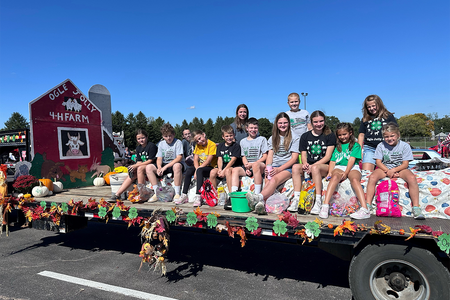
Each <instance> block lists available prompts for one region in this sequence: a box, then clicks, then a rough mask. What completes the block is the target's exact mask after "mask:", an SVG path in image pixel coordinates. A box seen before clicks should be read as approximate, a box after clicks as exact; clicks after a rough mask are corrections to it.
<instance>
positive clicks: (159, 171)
mask: <svg viewBox="0 0 450 300" xmlns="http://www.w3.org/2000/svg"><path fill="white" fill-rule="evenodd" d="M164 171H165V168H158V170H156V174H157V175H158V176H162V174H163V173H164Z"/></svg>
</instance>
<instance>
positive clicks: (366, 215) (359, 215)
mask: <svg viewBox="0 0 450 300" xmlns="http://www.w3.org/2000/svg"><path fill="white" fill-rule="evenodd" d="M350 218H352V219H357V220H362V219H370V211H369V210H368V209H365V208H364V207H361V208H360V209H359V210H358V211H357V212H355V213H352V214H350Z"/></svg>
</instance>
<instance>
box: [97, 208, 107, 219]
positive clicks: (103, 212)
mask: <svg viewBox="0 0 450 300" xmlns="http://www.w3.org/2000/svg"><path fill="white" fill-rule="evenodd" d="M98 216H99V217H100V218H104V217H106V207H103V206H100V207H99V208H98Z"/></svg>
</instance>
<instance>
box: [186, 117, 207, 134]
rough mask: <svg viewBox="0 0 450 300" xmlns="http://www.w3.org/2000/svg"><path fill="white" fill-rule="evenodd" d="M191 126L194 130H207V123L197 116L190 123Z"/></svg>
mask: <svg viewBox="0 0 450 300" xmlns="http://www.w3.org/2000/svg"><path fill="white" fill-rule="evenodd" d="M189 128H190V129H191V131H194V130H201V131H203V132H204V131H205V125H204V123H203V119H199V118H197V117H195V118H193V119H192V121H191V123H190V124H189Z"/></svg>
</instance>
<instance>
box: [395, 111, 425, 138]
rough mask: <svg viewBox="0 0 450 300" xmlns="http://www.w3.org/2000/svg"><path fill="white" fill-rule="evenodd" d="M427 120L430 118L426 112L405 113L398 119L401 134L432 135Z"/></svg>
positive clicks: (407, 135)
mask: <svg viewBox="0 0 450 300" xmlns="http://www.w3.org/2000/svg"><path fill="white" fill-rule="evenodd" d="M424 117H425V118H424ZM427 121H428V118H427V117H426V116H425V115H424V114H414V115H405V116H403V117H401V118H400V119H398V126H399V128H400V135H402V136H403V137H413V136H420V137H423V136H431V131H430V129H429V124H427Z"/></svg>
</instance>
